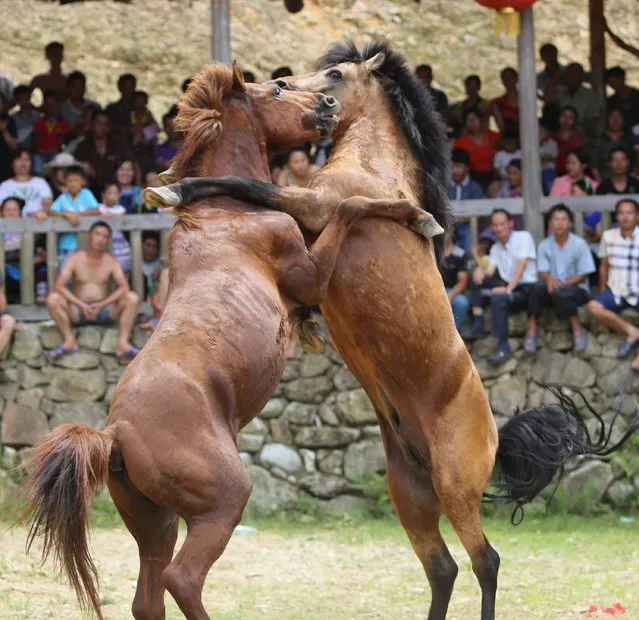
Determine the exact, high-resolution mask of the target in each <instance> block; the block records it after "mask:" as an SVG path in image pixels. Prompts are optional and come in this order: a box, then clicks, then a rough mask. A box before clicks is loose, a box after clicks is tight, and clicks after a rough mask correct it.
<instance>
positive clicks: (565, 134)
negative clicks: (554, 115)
mask: <svg viewBox="0 0 639 620" xmlns="http://www.w3.org/2000/svg"><path fill="white" fill-rule="evenodd" d="M576 122H577V110H575V108H573V107H572V106H566V107H564V108H561V110H559V131H558V132H557V133H556V134H555V142H556V143H557V148H558V150H559V152H558V154H557V161H556V162H555V166H556V169H557V173H558V174H566V170H567V161H566V160H567V159H568V153H570V152H571V151H577V150H580V149H583V148H584V146H585V144H586V136H585V134H584V133H582V132H581V131H579V130H578V129H577V128H576V127H575V123H576Z"/></svg>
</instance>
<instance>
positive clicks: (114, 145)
mask: <svg viewBox="0 0 639 620" xmlns="http://www.w3.org/2000/svg"><path fill="white" fill-rule="evenodd" d="M75 156H76V159H78V160H80V161H82V162H85V163H86V164H87V165H88V166H89V169H88V170H89V176H90V177H91V178H92V187H93V189H94V191H96V192H97V191H100V192H101V191H102V190H103V189H104V187H105V185H107V184H108V183H115V170H116V163H117V162H118V161H119V160H121V159H123V158H126V157H130V156H131V150H130V148H129V146H128V145H127V143H126V142H125V141H124V140H123V139H122V138H118V137H117V136H113V135H111V132H110V123H109V116H108V115H107V113H106V112H105V111H103V110H96V111H95V112H94V113H93V120H92V122H91V131H90V132H89V133H88V134H87V136H86V138H85V139H84V140H83V141H82V142H81V143H80V144H79V145H78V148H77V149H76V151H75Z"/></svg>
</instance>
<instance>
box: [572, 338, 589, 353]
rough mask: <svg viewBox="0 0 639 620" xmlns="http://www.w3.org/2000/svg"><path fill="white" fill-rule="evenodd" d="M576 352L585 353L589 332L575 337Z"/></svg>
mask: <svg viewBox="0 0 639 620" xmlns="http://www.w3.org/2000/svg"><path fill="white" fill-rule="evenodd" d="M573 342H574V344H575V353H583V352H584V351H585V350H586V347H587V346H588V334H586V333H581V334H579V335H577V336H575V337H574V338H573Z"/></svg>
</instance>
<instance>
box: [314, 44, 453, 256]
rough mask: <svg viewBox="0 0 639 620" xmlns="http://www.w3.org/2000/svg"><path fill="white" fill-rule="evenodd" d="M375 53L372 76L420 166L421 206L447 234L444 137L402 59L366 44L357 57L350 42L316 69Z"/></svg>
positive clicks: (330, 52)
mask: <svg viewBox="0 0 639 620" xmlns="http://www.w3.org/2000/svg"><path fill="white" fill-rule="evenodd" d="M379 52H382V53H383V54H384V62H383V63H382V65H381V66H380V67H379V68H378V69H377V70H376V71H375V73H374V75H375V77H376V78H377V79H378V80H379V82H380V83H381V85H382V86H383V87H384V90H385V92H386V95H387V96H388V100H389V103H390V105H391V107H392V108H393V110H394V112H395V116H396V117H397V120H398V121H399V124H400V126H401V128H402V130H403V131H404V133H405V135H406V138H407V139H408V142H409V143H410V145H411V147H412V149H413V153H414V155H415V157H416V158H417V161H418V162H419V163H420V164H421V169H422V171H423V178H422V185H423V204H422V206H423V208H424V209H425V210H426V211H428V212H429V213H432V214H433V216H434V217H435V219H436V220H437V222H438V223H439V224H440V225H441V226H442V227H443V228H444V229H445V230H448V229H449V228H450V227H451V226H452V225H453V221H454V218H453V212H452V209H451V207H450V204H449V202H448V199H447V197H446V183H447V181H448V166H449V155H448V144H447V141H446V134H445V132H444V127H443V125H442V123H441V121H440V119H439V116H438V115H437V112H436V111H435V107H434V105H433V102H432V99H431V97H430V95H429V93H428V91H427V90H426V87H425V86H424V85H423V84H422V83H421V82H420V81H419V79H417V78H416V77H415V76H414V75H413V72H412V71H411V69H410V68H409V66H408V64H407V62H406V59H405V58H404V57H403V56H402V55H401V54H398V53H397V52H395V51H393V50H392V49H391V48H390V47H389V45H388V44H387V43H383V42H374V43H369V44H368V45H367V46H366V47H365V48H364V50H363V51H362V52H361V53H360V51H359V50H358V49H357V47H356V46H355V44H354V43H353V42H352V41H349V42H338V43H334V44H333V45H332V46H331V47H330V48H329V49H328V51H327V52H326V53H325V54H324V55H323V56H322V57H321V58H320V59H319V60H318V62H317V68H318V70H322V69H328V68H329V67H332V66H334V65H338V64H340V63H342V62H354V63H358V64H359V63H362V62H364V61H366V60H368V59H370V58H372V57H373V56H375V55H376V54H377V53H379ZM435 240H436V243H435V249H436V252H437V256H438V260H439V259H440V258H441V255H442V253H443V252H442V249H443V245H444V244H443V235H440V236H439V237H436V238H435Z"/></svg>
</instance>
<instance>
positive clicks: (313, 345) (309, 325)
mask: <svg viewBox="0 0 639 620" xmlns="http://www.w3.org/2000/svg"><path fill="white" fill-rule="evenodd" d="M296 329H297V342H298V344H299V345H300V348H301V349H302V351H305V352H306V353H313V354H319V353H324V350H325V349H326V342H324V338H323V337H322V334H321V327H320V325H319V323H317V322H316V321H310V320H306V321H302V322H301V323H298V324H297V327H296Z"/></svg>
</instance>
